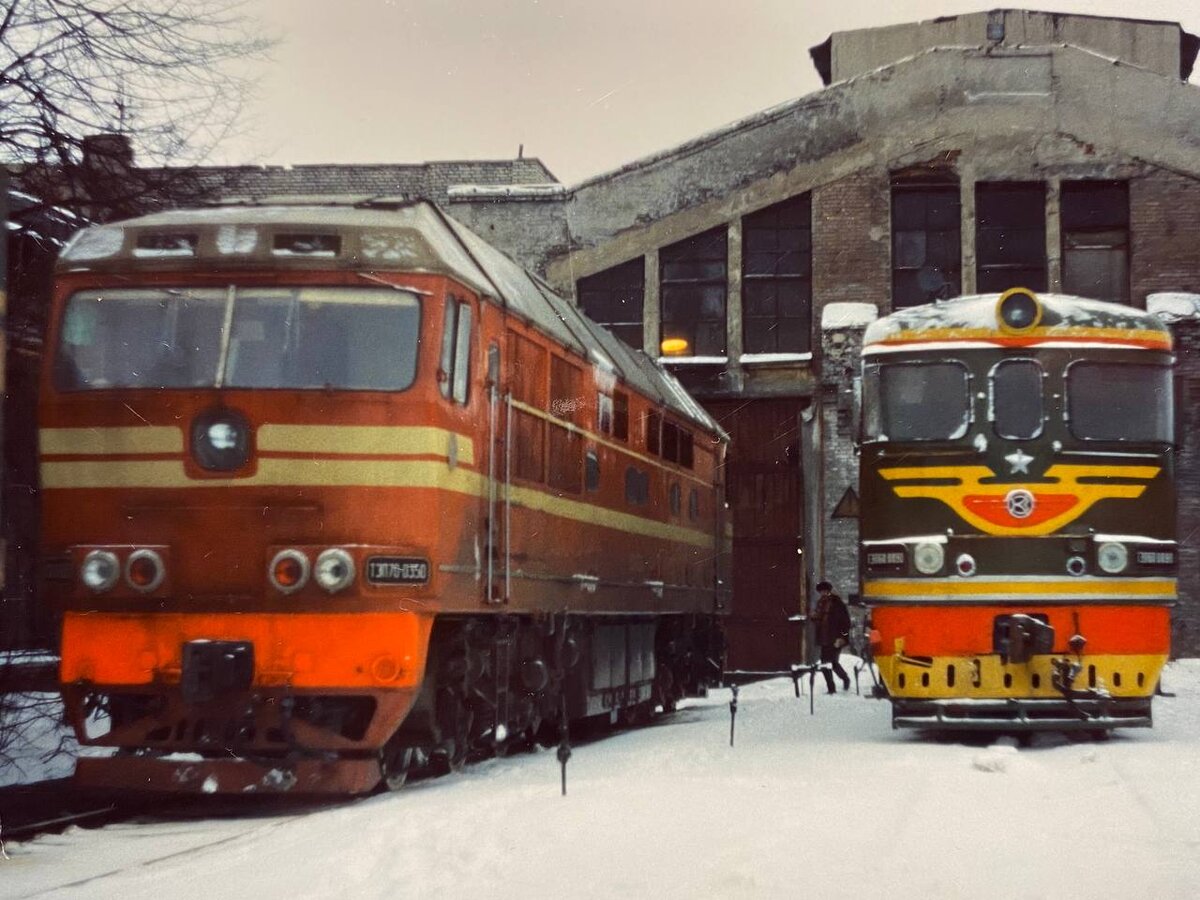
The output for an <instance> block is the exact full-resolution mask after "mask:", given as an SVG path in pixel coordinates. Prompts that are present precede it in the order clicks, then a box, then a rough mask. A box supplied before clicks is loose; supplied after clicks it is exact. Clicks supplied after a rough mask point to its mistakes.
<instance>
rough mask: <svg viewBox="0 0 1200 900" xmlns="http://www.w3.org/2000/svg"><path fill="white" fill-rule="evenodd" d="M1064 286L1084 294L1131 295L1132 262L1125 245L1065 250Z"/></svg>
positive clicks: (1113, 297) (1124, 298) (1070, 291)
mask: <svg viewBox="0 0 1200 900" xmlns="http://www.w3.org/2000/svg"><path fill="white" fill-rule="evenodd" d="M1063 290H1064V291H1065V292H1066V293H1068V294H1077V295H1078V296H1080V297H1092V298H1094V299H1096V300H1113V301H1116V302H1118V303H1121V302H1125V301H1127V300H1128V299H1129V262H1128V256H1127V254H1126V251H1125V248H1124V247H1119V248H1114V249H1096V250H1092V249H1088V250H1071V249H1068V250H1066V251H1065V252H1064V253H1063Z"/></svg>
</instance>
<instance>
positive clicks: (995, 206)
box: [975, 181, 1046, 292]
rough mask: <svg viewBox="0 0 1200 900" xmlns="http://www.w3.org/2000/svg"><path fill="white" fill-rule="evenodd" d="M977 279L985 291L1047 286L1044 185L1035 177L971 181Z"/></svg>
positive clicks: (1039, 288)
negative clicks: (1019, 179)
mask: <svg viewBox="0 0 1200 900" xmlns="http://www.w3.org/2000/svg"><path fill="white" fill-rule="evenodd" d="M975 215H976V220H975V224H976V235H975V253H976V264H977V269H976V282H977V286H978V289H979V290H980V291H984V292H991V291H1004V290H1007V289H1008V288H1010V287H1018V286H1020V287H1027V288H1030V289H1031V290H1035V291H1044V290H1045V289H1046V187H1045V185H1044V184H1043V183H1042V182H1040V181H1034V182H980V183H979V184H977V185H976V186H975Z"/></svg>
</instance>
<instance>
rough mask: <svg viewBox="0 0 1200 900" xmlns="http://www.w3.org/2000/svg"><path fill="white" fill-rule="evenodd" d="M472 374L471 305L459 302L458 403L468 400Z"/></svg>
mask: <svg viewBox="0 0 1200 900" xmlns="http://www.w3.org/2000/svg"><path fill="white" fill-rule="evenodd" d="M470 374H471V305H470V304H469V303H466V302H463V303H459V304H458V329H457V337H456V338H455V342H454V379H453V381H454V390H453V392H452V394H453V396H454V399H455V401H457V402H458V403H466V402H467V386H468V385H469V384H470Z"/></svg>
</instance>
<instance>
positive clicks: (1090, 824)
mask: <svg viewBox="0 0 1200 900" xmlns="http://www.w3.org/2000/svg"><path fill="white" fill-rule="evenodd" d="M1164 686H1165V688H1166V689H1167V690H1170V691H1174V692H1176V693H1177V696H1176V697H1174V698H1159V699H1158V700H1157V701H1156V704H1155V715H1156V725H1155V728H1154V729H1153V730H1150V731H1130V732H1126V733H1121V734H1118V735H1116V736H1115V737H1113V738H1112V740H1110V741H1107V742H1105V743H1098V744H1092V743H1079V742H1072V741H1068V740H1067V739H1065V738H1063V737H1058V736H1039V737H1038V738H1037V740H1036V741H1035V742H1034V745H1033V746H1032V747H1029V748H1020V749H1018V748H1017V747H1016V746H1015V745H1014V743H1013V742H1012V741H1011V740H1005V739H1000V740H998V741H996V742H993V743H992V744H991V745H990V746H989V745H987V744H986V742H979V743H976V744H968V743H961V742H938V741H934V740H931V739H928V738H923V737H921V736H918V735H914V734H911V733H907V732H893V731H892V730H891V728H890V725H889V714H888V709H887V706H886V705H885V704H884V703H881V702H879V701H874V700H868V699H864V698H861V697H856V696H854V695H853V694H849V695H847V694H838V695H837V696H835V697H827V696H825V695H824V694H823V693H820V694H818V696H817V698H816V715H815V716H810V715H809V713H808V699H807V697H805V698H804V699H803V700H801V701H799V702H798V701H797V700H795V699H794V698H793V696H792V685H791V682H790V681H775V682H768V683H764V684H758V685H753V686H749V687H746V688H744V689H743V690H742V692H741V696H740V704H739V712H738V721H737V746H736V747H734V748H732V749H731V748H730V747H729V713H728V699H729V692H728V691H719V692H715V693H714V694H713V696H712V697H710V698H709V699H708V700H706V701H701V702H697V703H694V704H691V705H690V706H688V707H687V708H685V709H683V710H682V711H680V712H679V713H677V714H675V715H673V716H670V717H668V718H666V719H662V720H660V722H661V724H658V725H656V726H654V727H650V728H644V729H642V730H639V731H632V732H622V733H617V734H614V735H612V736H609V737H607V738H604V739H601V740H597V741H593V742H591V743H588V744H586V745H584V746H580V747H576V748H575V755H574V756H573V758H572V759H571V762H570V765H569V772H568V778H569V795H568V796H567V797H565V798H563V797H561V796H559V781H558V767H557V763H556V761H555V757H554V752H553V751H552V750H551V751H542V752H539V753H534V754H528V755H521V756H516V757H510V758H509V759H504V760H492V761H489V762H486V763H483V764H480V765H476V766H473V767H470V768H468V770H467V771H466V772H465V773H464V774H462V775H459V776H452V777H448V778H443V779H439V780H432V781H426V782H422V783H418V784H415V785H410V787H409V788H406V789H405V790H404V791H403V792H402V793H400V794H394V795H383V796H377V797H372V798H369V799H366V800H362V801H359V802H355V803H348V804H345V805H342V806H338V807H335V808H327V809H321V810H290V811H283V812H280V811H279V810H275V811H274V812H272V813H271V814H269V815H261V816H258V817H255V818H238V819H228V818H224V819H221V818H214V819H204V820H197V821H182V822H179V821H175V822H159V823H150V824H134V823H127V824H120V825H112V826H108V827H105V828H102V829H99V830H94V831H89V830H83V829H78V828H72V829H71V830H70V831H68V832H67V833H65V834H62V835H58V836H44V837H41V838H39V839H37V840H34V841H31V842H29V843H25V844H16V843H11V842H10V843H9V844H8V845H7V854H8V857H9V858H8V859H7V860H4V859H0V897H4V898H9V897H29V896H39V897H41V896H52V897H121V898H122V900H134V898H141V897H146V898H151V897H153V898H161V897H163V896H169V897H172V898H173V900H176V898H178V900H185V898H191V897H195V898H201V897H203V898H211V897H242V896H246V897H257V898H275V897H280V898H284V897H286V898H305V897H380V898H383V897H389V898H393V897H421V898H427V897H472V898H478V897H488V898H510V897H511V898H516V897H521V898H525V897H565V898H573V897H589V898H590V897H597V898H598V897H604V898H609V897H653V898H655V900H666V898H697V897H720V898H727V897H728V898H740V897H810V896H811V897H819V898H838V897H859V896H863V895H867V894H870V895H880V894H882V895H886V896H888V897H894V898H910V897H911V898H916V897H922V898H926V897H934V898H937V897H970V898H972V900H978V898H990V897H1004V898H1008V897H1054V898H1065V897H1070V896H1079V897H1089V898H1090V897H1130V896H1133V895H1135V894H1136V895H1140V896H1144V897H1154V898H1156V900H1158V898H1185V897H1186V898H1193V897H1197V896H1200V765H1197V763H1198V762H1200V753H1198V752H1197V751H1198V750H1200V660H1187V661H1183V662H1178V663H1174V664H1172V665H1171V666H1170V668H1169V669H1168V671H1167V674H1166V677H1165V678H1164Z"/></svg>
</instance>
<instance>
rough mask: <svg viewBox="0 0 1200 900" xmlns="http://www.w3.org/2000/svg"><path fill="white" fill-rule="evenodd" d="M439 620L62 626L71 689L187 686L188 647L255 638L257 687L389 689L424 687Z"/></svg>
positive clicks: (72, 615)
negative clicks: (181, 683) (89, 685)
mask: <svg viewBox="0 0 1200 900" xmlns="http://www.w3.org/2000/svg"><path fill="white" fill-rule="evenodd" d="M432 627H433V616H432V615H423V614H420V613H412V612H355V613H336V612H333V613H250V612H246V613H158V614H155V615H152V616H150V615H145V614H144V613H100V612H89V613H78V612H68V613H67V614H66V615H65V616H64V617H63V626H62V668H61V680H62V682H63V683H64V684H73V683H77V682H90V683H92V684H97V685H112V686H116V685H142V684H151V683H157V684H177V683H178V682H179V679H180V674H181V672H182V666H183V645H184V644H186V643H189V642H191V641H206V640H208V641H216V640H221V641H248V642H250V643H252V644H253V645H254V685H255V686H260V687H278V686H283V685H287V686H289V687H292V688H298V689H307V688H351V689H368V690H387V689H395V688H412V687H414V686H416V685H418V684H419V683H420V682H421V679H422V677H423V676H424V673H425V659H426V654H427V652H428V648H429V633H430V630H431V629H432Z"/></svg>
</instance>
